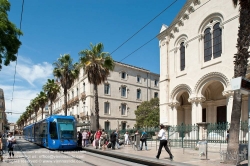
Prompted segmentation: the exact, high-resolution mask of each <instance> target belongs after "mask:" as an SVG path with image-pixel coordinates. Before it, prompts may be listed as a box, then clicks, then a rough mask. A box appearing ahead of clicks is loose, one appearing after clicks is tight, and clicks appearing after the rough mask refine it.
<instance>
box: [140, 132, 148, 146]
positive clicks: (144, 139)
mask: <svg viewBox="0 0 250 166" xmlns="http://www.w3.org/2000/svg"><path fill="white" fill-rule="evenodd" d="M147 137H148V134H147V133H146V131H145V130H144V131H143V132H142V134H141V139H140V141H141V150H142V148H143V143H145V150H147Z"/></svg>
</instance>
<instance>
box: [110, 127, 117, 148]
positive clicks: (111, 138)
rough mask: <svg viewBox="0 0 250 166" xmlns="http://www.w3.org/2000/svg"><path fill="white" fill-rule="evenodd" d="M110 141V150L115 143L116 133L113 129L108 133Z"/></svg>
mask: <svg viewBox="0 0 250 166" xmlns="http://www.w3.org/2000/svg"><path fill="white" fill-rule="evenodd" d="M110 142H111V147H112V150H115V143H116V134H115V131H113V132H112V133H111V134H110Z"/></svg>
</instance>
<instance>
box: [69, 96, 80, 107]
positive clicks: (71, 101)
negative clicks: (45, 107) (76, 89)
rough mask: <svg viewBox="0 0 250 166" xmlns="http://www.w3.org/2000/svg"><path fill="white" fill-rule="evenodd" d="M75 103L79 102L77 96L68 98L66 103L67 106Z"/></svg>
mask: <svg viewBox="0 0 250 166" xmlns="http://www.w3.org/2000/svg"><path fill="white" fill-rule="evenodd" d="M77 103H79V97H78V96H76V97H74V98H73V99H70V100H69V101H68V105H69V106H73V105H75V104H77Z"/></svg>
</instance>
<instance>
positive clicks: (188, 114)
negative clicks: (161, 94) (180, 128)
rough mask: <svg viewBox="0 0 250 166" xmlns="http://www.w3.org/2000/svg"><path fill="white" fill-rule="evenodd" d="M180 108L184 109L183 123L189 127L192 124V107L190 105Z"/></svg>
mask: <svg viewBox="0 0 250 166" xmlns="http://www.w3.org/2000/svg"><path fill="white" fill-rule="evenodd" d="M182 108H183V109H184V115H185V117H184V123H185V124H186V125H191V124H192V120H191V119H192V114H191V109H192V106H191V105H183V106H182Z"/></svg>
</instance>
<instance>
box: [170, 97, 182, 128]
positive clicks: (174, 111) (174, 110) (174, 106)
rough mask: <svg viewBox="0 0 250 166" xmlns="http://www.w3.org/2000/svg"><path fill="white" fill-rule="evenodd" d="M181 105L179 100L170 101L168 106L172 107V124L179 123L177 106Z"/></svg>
mask: <svg viewBox="0 0 250 166" xmlns="http://www.w3.org/2000/svg"><path fill="white" fill-rule="evenodd" d="M179 105H180V103H179V102H177V101H176V102H171V103H168V106H169V107H170V108H171V109H170V112H169V113H170V119H169V120H170V125H177V118H178V117H177V107H178V106H179Z"/></svg>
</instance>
